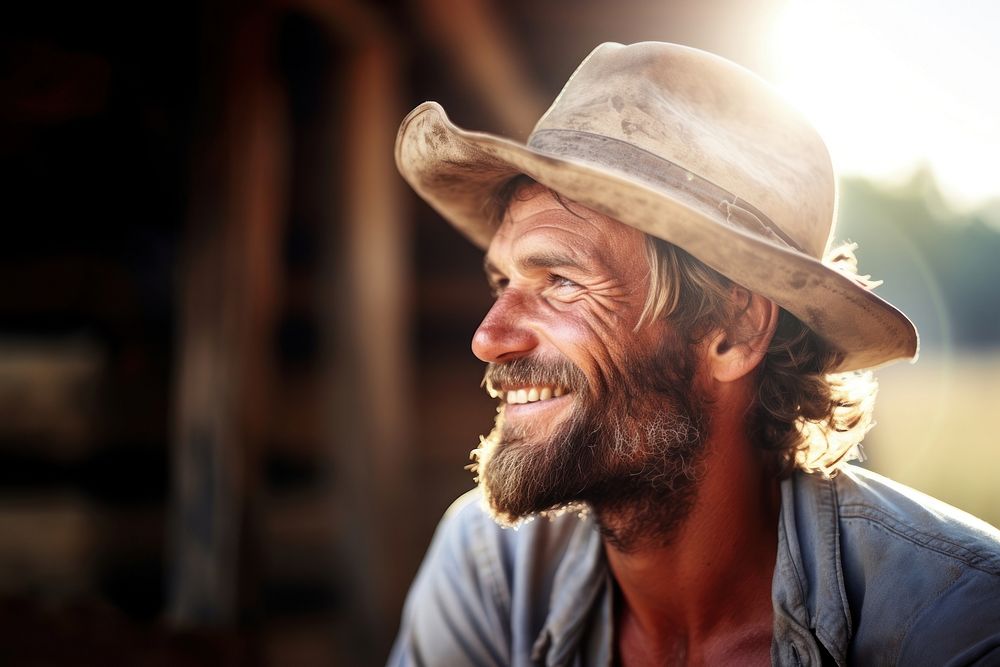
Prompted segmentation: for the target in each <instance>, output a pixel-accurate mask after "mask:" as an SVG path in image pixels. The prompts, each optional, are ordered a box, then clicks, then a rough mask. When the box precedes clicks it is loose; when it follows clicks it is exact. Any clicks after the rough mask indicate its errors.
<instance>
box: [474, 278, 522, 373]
mask: <svg viewBox="0 0 1000 667" xmlns="http://www.w3.org/2000/svg"><path fill="white" fill-rule="evenodd" d="M537 345H538V338H537V337H536V335H535V332H534V331H532V329H531V328H530V327H528V326H526V317H525V313H524V309H523V302H522V301H521V297H520V296H519V295H517V294H516V293H514V292H513V291H508V292H504V293H503V294H501V295H500V298H499V299H497V300H496V302H495V303H494V304H493V307H492V308H490V312H488V313H486V317H484V318H483V321H482V323H481V324H480V325H479V328H478V329H476V333H475V335H473V336H472V352H473V354H475V355H476V356H477V357H479V358H480V359H481V360H482V361H485V362H487V363H494V364H495V363H499V362H502V361H511V360H513V359H517V358H518V357H523V356H524V355H526V354H528V353H529V352H531V350H533V349H535V347H536V346H537Z"/></svg>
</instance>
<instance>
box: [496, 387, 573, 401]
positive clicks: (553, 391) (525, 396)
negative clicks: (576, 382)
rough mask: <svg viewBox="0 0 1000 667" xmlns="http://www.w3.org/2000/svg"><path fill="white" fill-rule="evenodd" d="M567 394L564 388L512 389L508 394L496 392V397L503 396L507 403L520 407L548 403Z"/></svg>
mask: <svg viewBox="0 0 1000 667" xmlns="http://www.w3.org/2000/svg"><path fill="white" fill-rule="evenodd" d="M566 393H567V392H566V390H564V389H563V388H562V387H555V388H553V387H541V388H539V387H528V388H527V389H510V390H508V391H507V393H506V394H504V393H503V392H501V391H496V392H495V394H494V397H496V396H503V397H505V398H506V399H507V403H510V404H512V405H520V404H523V403H534V402H536V401H547V400H549V399H550V398H558V397H559V396H564V395H566Z"/></svg>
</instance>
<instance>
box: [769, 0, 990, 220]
mask: <svg viewBox="0 0 1000 667" xmlns="http://www.w3.org/2000/svg"><path fill="white" fill-rule="evenodd" d="M998 33H1000V2H997V0H952V1H951V2H948V1H947V0H867V1H865V0H789V2H788V5H787V8H786V9H785V11H784V12H783V13H782V14H780V15H779V16H778V18H777V21H776V23H775V25H774V28H773V33H772V34H771V36H770V39H769V41H768V42H767V44H768V47H769V49H770V57H771V59H772V63H773V65H772V68H773V69H772V72H773V75H772V77H771V78H772V80H773V81H774V82H775V83H777V84H778V87H779V88H780V89H781V90H782V91H783V92H784V93H785V95H787V96H788V97H789V98H790V99H791V100H792V101H793V102H794V103H795V104H796V105H797V106H798V107H799V108H800V109H801V110H802V111H803V112H805V113H806V115H807V116H809V117H810V118H811V119H812V121H813V123H814V124H815V125H816V127H817V128H818V129H819V131H820V133H821V134H822V135H823V137H824V138H825V139H826V141H827V144H828V146H829V147H830V152H831V153H832V154H833V159H834V163H835V165H836V166H837V169H838V170H839V171H840V172H841V173H843V174H858V175H864V176H868V177H872V178H876V179H881V180H892V181H901V180H903V179H905V178H906V177H908V176H909V175H910V174H912V172H913V171H914V169H915V168H916V166H917V165H918V164H920V163H926V164H929V165H930V166H931V168H932V170H933V171H934V173H935V175H936V176H937V179H938V181H939V183H940V185H941V186H942V189H943V190H944V192H945V194H946V196H947V197H948V198H949V199H950V200H951V201H952V202H953V203H955V204H957V205H959V206H961V207H963V208H964V207H970V206H975V205H977V204H980V203H982V202H984V201H985V200H987V199H989V198H995V197H1000V36H998Z"/></svg>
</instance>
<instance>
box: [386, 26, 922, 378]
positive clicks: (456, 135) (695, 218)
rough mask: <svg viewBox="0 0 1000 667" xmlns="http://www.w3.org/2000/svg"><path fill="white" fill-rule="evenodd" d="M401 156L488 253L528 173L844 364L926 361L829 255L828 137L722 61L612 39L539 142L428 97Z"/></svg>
mask: <svg viewBox="0 0 1000 667" xmlns="http://www.w3.org/2000/svg"><path fill="white" fill-rule="evenodd" d="M396 163H397V165H398V167H399V170H400V172H401V173H402V175H403V177H404V178H405V179H406V180H407V182H408V183H409V184H410V185H411V186H412V187H413V189H414V190H416V192H417V193H418V194H419V195H420V196H421V197H423V198H424V199H425V200H426V201H427V202H428V203H429V204H430V205H431V206H432V207H433V208H434V209H436V210H437V211H438V212H439V213H440V214H441V215H442V216H444V217H445V218H446V219H447V220H448V221H449V222H451V223H452V224H453V225H454V226H455V227H456V228H458V230H459V231H461V232H462V233H463V234H465V235H466V236H467V237H468V238H469V239H470V240H471V241H472V242H473V243H475V244H476V245H478V246H479V247H481V248H486V247H488V246H489V243H490V239H491V238H492V237H493V234H494V232H495V231H496V228H497V226H498V224H499V221H498V220H496V216H495V215H490V213H489V208H490V202H492V201H493V200H494V199H495V195H496V193H497V191H498V189H499V188H501V187H502V186H503V185H504V184H505V183H507V182H509V181H510V179H511V178H513V177H515V176H517V175H519V174H525V175H527V176H529V177H531V178H532V179H534V180H535V181H538V182H539V183H541V184H542V185H545V186H547V187H549V188H551V189H552V190H554V191H556V192H558V193H560V194H561V195H562V196H564V197H567V198H569V199H571V200H573V201H576V202H578V203H580V204H582V205H584V206H586V207H588V208H591V209H594V210H595V211H598V212H600V213H603V214H605V215H608V216H610V217H612V218H615V219H617V220H620V221H622V222H624V223H625V224H628V225H631V226H632V227H635V228H637V229H639V230H641V231H643V232H645V233H647V234H651V235H652V236H655V237H658V238H661V239H663V240H665V241H668V242H670V243H673V244H675V245H677V246H679V247H681V248H683V249H684V250H686V251H687V252H689V253H690V254H691V255H693V256H694V257H697V258H698V259H699V260H701V261H702V262H704V263H705V264H707V265H708V266H710V267H712V268H713V269H715V270H716V271H718V272H719V273H721V274H723V275H724V276H726V277H727V278H729V279H730V280H732V281H734V282H736V283H738V284H740V285H742V286H744V287H746V288H747V289H749V290H751V291H752V292H755V293H757V294H760V295H762V296H764V297H766V298H768V299H770V300H772V301H774V302H775V303H776V304H778V305H779V306H780V307H782V308H784V309H786V310H788V311H789V312H791V313H792V314H793V315H795V316H796V317H798V318H799V319H800V320H802V322H804V323H805V324H806V325H807V326H809V327H810V328H811V329H812V330H813V331H815V332H816V333H817V334H819V335H820V336H821V337H822V338H824V339H825V340H826V341H827V342H829V343H830V344H832V345H833V346H835V347H836V348H838V349H839V350H841V351H842V352H843V353H844V355H845V356H844V359H843V362H842V363H841V364H840V366H839V367H838V368H837V370H840V371H847V370H855V369H861V368H870V367H875V366H880V365H884V364H886V363H889V362H891V361H894V360H897V359H915V358H916V355H917V332H916V329H915V328H914V326H913V324H912V323H911V322H910V321H909V320H908V319H907V318H906V316H905V315H903V313H901V312H900V311H899V310H897V309H896V308H895V307H893V306H892V305H891V304H889V303H888V302H886V301H884V300H883V299H881V298H880V297H878V296H876V295H875V294H874V293H873V292H872V291H871V290H870V289H869V288H868V287H866V285H865V283H864V281H861V280H859V279H858V278H857V277H853V276H852V275H851V274H848V273H846V272H843V271H841V270H839V269H838V268H835V267H834V266H833V265H830V264H824V263H823V257H824V253H825V252H826V250H827V246H828V244H829V242H830V237H831V234H832V231H833V223H834V216H835V210H836V201H837V194H836V182H835V177H834V173H833V167H832V165H831V163H830V157H829V154H828V153H827V150H826V146H825V145H824V144H823V140H822V139H821V138H820V136H819V134H817V132H816V131H815V130H814V129H813V128H812V127H811V126H810V125H809V123H808V122H807V121H806V120H805V119H804V118H803V117H802V116H801V115H800V114H799V113H797V112H796V111H795V110H794V109H792V108H791V107H790V105H789V104H788V103H787V102H785V101H784V100H783V99H782V98H781V97H780V96H779V95H778V94H777V93H776V92H775V91H774V89H773V88H771V87H770V86H769V85H768V84H767V83H765V82H764V81H763V80H762V79H760V78H759V77H757V76H756V75H755V74H753V73H751V72H750V71H748V70H746V69H744V68H742V67H740V66H738V65H736V64H734V63H732V62H729V61H727V60H725V59H723V58H720V57H718V56H715V55H712V54H710V53H706V52H704V51H699V50H697V49H692V48H688V47H684V46H679V45H676V44H665V43H660V42H643V43H639V44H632V45H629V46H623V45H621V44H613V43H608V44H602V45H600V46H598V47H597V48H596V49H595V50H594V51H593V52H592V53H591V54H590V55H589V56H588V57H587V58H586V59H585V60H584V61H583V63H581V64H580V66H579V67H578V68H577V70H576V72H575V73H574V74H573V76H572V77H570V79H569V81H568V82H567V83H566V86H565V87H564V88H563V90H562V92H561V93H559V96H558V97H557V98H556V99H555V101H554V102H553V103H552V106H551V107H550V108H549V110H548V111H547V112H546V113H545V115H543V116H542V118H541V120H539V121H538V124H537V125H536V126H535V129H534V131H533V132H532V133H531V136H530V137H529V138H528V142H527V144H522V143H518V142H516V141H512V140H510V139H505V138H503V137H499V136H494V135H491V134H485V133H480V132H470V131H467V130H463V129H461V128H459V127H457V126H455V125H454V124H452V122H451V121H450V120H449V119H448V117H447V115H445V112H444V109H442V108H441V106H440V105H438V104H437V103H435V102H425V103H424V104H421V105H420V106H418V107H417V108H415V109H414V110H413V111H411V112H410V114H409V115H407V117H406V118H405V119H404V120H403V123H402V125H401V127H400V128H399V135H398V136H397V139H396Z"/></svg>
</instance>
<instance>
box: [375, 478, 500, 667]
mask: <svg viewBox="0 0 1000 667" xmlns="http://www.w3.org/2000/svg"><path fill="white" fill-rule="evenodd" d="M489 521H491V520H490V519H489V517H488V516H486V515H485V513H484V511H483V510H482V509H481V507H480V503H479V495H478V494H476V493H470V494H466V495H465V496H463V497H462V498H460V499H459V500H458V501H456V502H455V504H454V505H452V507H451V508H450V509H449V510H448V512H447V513H446V514H445V516H444V518H443V519H442V520H441V523H440V524H439V525H438V528H437V531H436V532H435V534H434V539H433V540H432V542H431V546H430V548H429V549H428V551H427V555H426V556H425V557H424V562H423V564H422V565H421V566H420V570H419V571H418V573H417V577H416V579H415V580H414V582H413V585H412V586H411V588H410V592H409V594H408V595H407V599H406V604H405V606H404V608H403V617H402V622H401V624H400V629H399V634H398V636H397V637H396V642H395V644H394V646H393V649H392V653H391V654H390V656H389V662H388V664H389V665H390V666H392V667H403V666H407V667H409V666H411V665H412V666H419V665H497V666H501V665H508V664H510V620H509V619H510V615H509V609H510V592H509V589H508V588H507V587H506V586H505V585H504V583H503V582H504V580H505V578H504V577H503V576H502V571H503V570H502V563H501V562H500V556H499V553H498V551H497V550H496V549H495V546H496V545H495V544H493V541H492V540H490V539H489V538H488V537H487V536H486V535H485V534H484V533H485V532H486V531H487V530H488V528H489V526H488V525H487V524H486V522H489Z"/></svg>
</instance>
